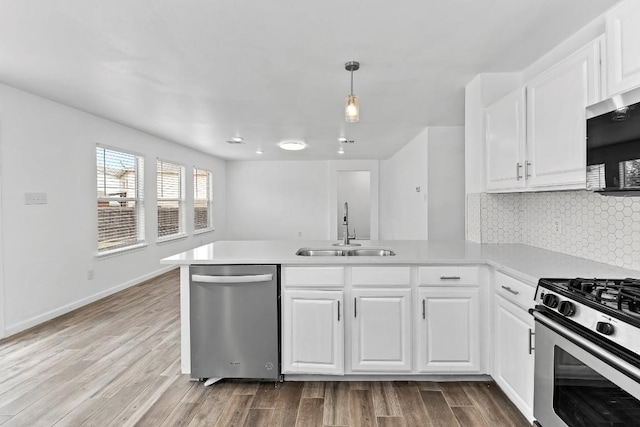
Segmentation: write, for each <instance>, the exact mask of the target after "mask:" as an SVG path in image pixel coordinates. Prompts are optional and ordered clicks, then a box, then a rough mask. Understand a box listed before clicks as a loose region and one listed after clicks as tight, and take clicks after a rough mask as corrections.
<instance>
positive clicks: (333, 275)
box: [282, 266, 483, 375]
mask: <svg viewBox="0 0 640 427" xmlns="http://www.w3.org/2000/svg"><path fill="white" fill-rule="evenodd" d="M283 270H284V274H283V279H282V373H284V374H310V375H313V374H320V375H345V374H347V375H350V374H357V375H360V374H365V375H366V374H369V373H370V374H429V373H434V374H460V373H463V374H467V373H482V372H481V368H480V366H481V364H480V351H479V342H480V335H481V333H482V332H483V330H482V329H481V322H480V312H481V310H480V301H481V298H480V288H479V285H478V271H479V269H478V268H477V267H475V266H444V267H436V266H434V267H432V266H429V267H419V266H413V267H410V266H372V267H364V266H353V267H351V266H343V267H320V266H318V267H304V266H293V267H284V268H283ZM416 357H417V358H418V359H417V360H416Z"/></svg>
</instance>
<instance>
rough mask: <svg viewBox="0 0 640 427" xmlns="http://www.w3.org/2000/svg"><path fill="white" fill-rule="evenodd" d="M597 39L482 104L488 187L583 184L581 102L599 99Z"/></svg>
mask: <svg viewBox="0 0 640 427" xmlns="http://www.w3.org/2000/svg"><path fill="white" fill-rule="evenodd" d="M602 44H603V41H602V39H601V38H599V39H597V40H595V41H594V42H592V43H590V44H589V45H587V46H585V47H584V48H582V49H580V50H579V51H577V52H576V53H574V54H573V55H571V56H570V57H568V58H567V59H565V60H564V61H562V62H560V63H559V64H557V65H555V66H553V67H551V68H550V69H548V70H547V71H545V72H543V73H541V74H540V75H538V76H537V77H535V78H534V79H533V80H531V81H530V82H529V83H528V84H527V85H526V86H525V88H523V89H519V90H517V91H515V92H513V93H511V94H509V95H507V96H506V97H504V98H503V99H501V100H499V101H498V102H496V103H494V104H492V105H491V106H489V107H487V108H486V110H485V124H486V136H485V147H486V150H485V155H486V189H487V191H488V192H517V191H545V190H568V189H577V188H585V186H586V154H585V149H586V142H585V141H586V116H585V108H586V107H587V105H589V104H592V103H595V102H598V101H599V100H600V99H601V95H602V91H601V87H602V78H601V73H600V57H601V48H602ZM525 100H526V102H525Z"/></svg>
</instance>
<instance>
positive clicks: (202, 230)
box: [193, 227, 216, 236]
mask: <svg viewBox="0 0 640 427" xmlns="http://www.w3.org/2000/svg"><path fill="white" fill-rule="evenodd" d="M212 231H216V229H215V228H213V227H209V228H201V229H199V230H193V235H194V236H197V235H198V234H204V233H211V232H212Z"/></svg>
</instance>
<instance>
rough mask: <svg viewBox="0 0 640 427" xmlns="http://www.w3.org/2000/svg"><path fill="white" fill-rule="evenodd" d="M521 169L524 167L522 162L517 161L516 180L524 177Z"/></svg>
mask: <svg viewBox="0 0 640 427" xmlns="http://www.w3.org/2000/svg"><path fill="white" fill-rule="evenodd" d="M520 169H522V165H521V164H520V162H517V163H516V181H520V180H521V179H522V176H521V175H520Z"/></svg>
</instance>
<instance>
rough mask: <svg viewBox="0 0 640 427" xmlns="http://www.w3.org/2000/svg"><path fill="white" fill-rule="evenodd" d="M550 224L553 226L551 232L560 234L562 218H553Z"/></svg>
mask: <svg viewBox="0 0 640 427" xmlns="http://www.w3.org/2000/svg"><path fill="white" fill-rule="evenodd" d="M551 226H552V227H553V232H554V233H555V234H562V219H560V218H553V220H552V222H551Z"/></svg>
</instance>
